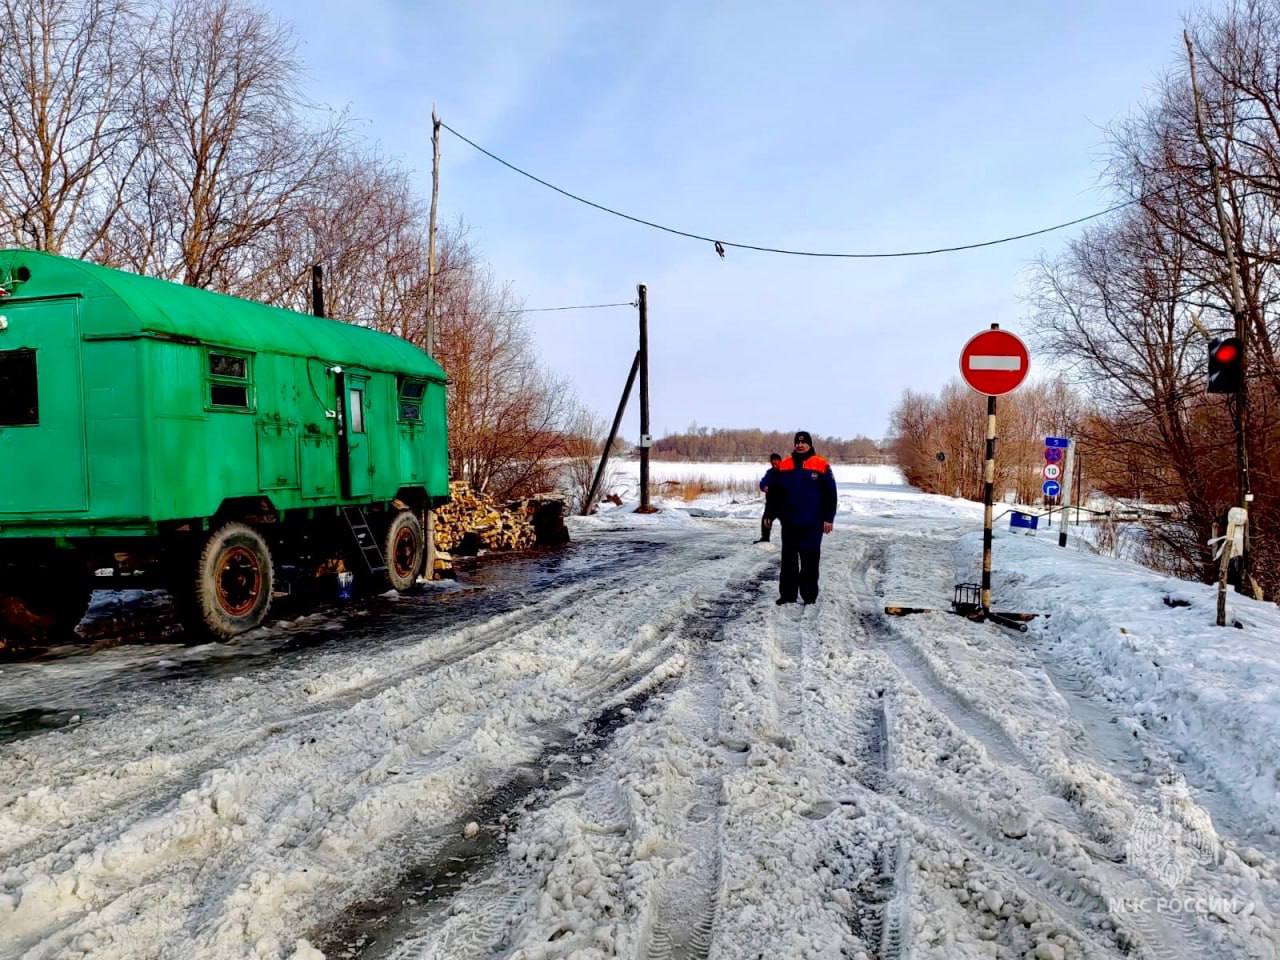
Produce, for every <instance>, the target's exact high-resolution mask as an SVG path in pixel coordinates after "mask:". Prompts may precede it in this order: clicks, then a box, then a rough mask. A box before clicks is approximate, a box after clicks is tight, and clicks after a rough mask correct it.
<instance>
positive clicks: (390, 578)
mask: <svg viewBox="0 0 1280 960" xmlns="http://www.w3.org/2000/svg"><path fill="white" fill-rule="evenodd" d="M426 548H427V540H426V537H425V535H424V534H423V532H422V523H421V522H420V521H419V520H418V517H417V515H416V514H415V513H414V512H413V511H412V510H401V511H400V512H399V513H397V514H395V515H394V516H393V517H392V518H391V522H390V523H389V524H387V535H386V537H385V538H384V539H383V541H382V555H383V556H384V557H385V558H386V564H387V583H388V584H389V585H390V586H391V589H392V590H398V591H399V592H400V593H404V592H405V591H407V590H412V589H413V587H414V586H416V585H417V582H418V572H419V571H420V570H421V569H422V559H423V555H424V554H425V552H426Z"/></svg>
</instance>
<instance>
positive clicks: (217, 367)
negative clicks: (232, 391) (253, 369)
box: [209, 353, 247, 380]
mask: <svg viewBox="0 0 1280 960" xmlns="http://www.w3.org/2000/svg"><path fill="white" fill-rule="evenodd" d="M209 373H210V374H212V375H213V376H215V377H228V378H231V379H235V380H244V379H245V377H246V375H247V374H246V364H245V358H244V357H233V356H230V355H228V354H225V353H211V354H209Z"/></svg>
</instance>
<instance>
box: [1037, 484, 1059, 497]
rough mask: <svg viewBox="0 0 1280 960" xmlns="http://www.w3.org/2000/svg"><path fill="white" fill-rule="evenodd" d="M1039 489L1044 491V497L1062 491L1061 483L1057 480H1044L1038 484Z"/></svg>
mask: <svg viewBox="0 0 1280 960" xmlns="http://www.w3.org/2000/svg"><path fill="white" fill-rule="evenodd" d="M1040 489H1041V491H1043V492H1044V495H1045V496H1046V497H1056V496H1057V495H1058V494H1060V493H1061V492H1062V484H1060V483H1059V482H1058V481H1057V480H1046V481H1045V482H1044V483H1042V484H1040Z"/></svg>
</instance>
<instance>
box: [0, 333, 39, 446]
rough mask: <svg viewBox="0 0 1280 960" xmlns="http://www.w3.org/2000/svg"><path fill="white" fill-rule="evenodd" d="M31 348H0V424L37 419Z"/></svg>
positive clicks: (34, 354) (32, 352)
mask: <svg viewBox="0 0 1280 960" xmlns="http://www.w3.org/2000/svg"><path fill="white" fill-rule="evenodd" d="M37 386H38V385H37V382H36V352H35V351H34V350H3V351H0V427H19V426H29V425H31V424H36V423H39V422H40V397H39V392H38V390H37Z"/></svg>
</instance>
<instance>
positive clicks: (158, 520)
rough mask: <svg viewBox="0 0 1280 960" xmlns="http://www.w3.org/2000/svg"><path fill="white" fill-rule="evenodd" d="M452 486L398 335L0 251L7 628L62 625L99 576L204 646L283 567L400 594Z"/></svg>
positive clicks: (2, 591)
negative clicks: (166, 606)
mask: <svg viewBox="0 0 1280 960" xmlns="http://www.w3.org/2000/svg"><path fill="white" fill-rule="evenodd" d="M448 489H449V488H448V454H447V437H446V426H445V374H444V371H443V370H441V368H440V366H439V365H438V364H437V363H436V362H435V361H434V360H433V359H432V358H431V357H429V356H428V355H427V354H426V353H424V352H423V351H421V350H419V349H418V348H417V347H415V346H413V345H412V344H410V343H408V342H407V341H405V340H402V339H400V338H398V337H394V336H391V335H389V334H384V333H380V332H377V331H375V330H370V329H367V328H364V327H361V326H358V325H356V324H350V323H342V322H338V321H335V320H327V319H321V318H318V317H311V316H307V315H305V314H299V313H294V312H291V311H288V310H281V309H277V308H274V307H269V306H265V305H263V304H259V303H253V302H250V301H246V300H240V299H236V298H234V297H228V296H223V295H221V294H217V293H211V292H208V291H204V290H197V289H193V288H191V287H185V286H182V285H180V284H175V283H168V282H165V281H161V280H155V279H151V278H147V277H140V276H136V275H134V274H130V273H124V272H121V271H118V270H110V269H107V268H105V267H100V266H96V265H93V264H89V263H84V262H81V261H77V260H71V259H67V258H63V257H58V256H53V255H51V254H45V253H35V252H31V251H23V250H0V631H5V632H7V634H8V635H9V636H10V637H15V636H17V637H30V636H32V635H37V634H44V635H49V634H52V633H57V632H59V631H66V630H68V629H69V628H70V627H74V625H75V624H77V623H78V622H79V621H80V619H81V617H82V616H83V614H84V611H85V608H86V607H87V605H88V601H89V595H90V592H91V591H92V589H93V588H94V587H95V586H96V585H99V584H103V583H106V582H107V581H106V580H104V579H103V576H104V575H105V573H106V572H108V571H109V572H111V574H112V575H113V577H115V578H116V582H120V581H121V580H123V581H124V582H127V583H130V584H135V583H136V584H139V585H142V584H158V585H162V586H164V587H165V588H167V589H168V590H170V592H171V593H172V594H173V595H174V599H175V603H176V604H177V606H178V607H179V609H180V610H181V611H182V612H183V613H184V615H185V618H186V623H187V624H188V626H189V627H191V628H193V629H195V630H196V631H198V632H202V633H204V634H207V635H211V636H213V637H215V638H228V637H232V636H234V635H236V634H238V633H242V632H244V631H246V630H249V629H252V628H253V627H255V626H257V625H259V624H260V623H261V622H262V621H263V619H264V618H265V617H266V615H267V611H268V609H269V607H270V605H271V601H272V597H273V595H278V594H279V593H281V592H282V591H283V590H284V588H285V587H286V584H285V583H283V582H282V580H281V577H280V576H279V573H280V571H281V569H282V568H288V569H289V570H294V571H307V572H310V573H315V572H318V571H329V572H333V571H335V570H342V569H344V568H345V569H348V570H351V571H352V572H353V573H356V574H357V575H358V576H361V577H363V578H365V579H366V580H367V581H372V582H373V583H374V584H375V585H378V586H383V587H390V588H394V589H398V590H407V589H409V588H410V587H411V586H412V585H413V584H414V583H415V582H416V579H417V577H418V574H419V572H420V569H421V566H422V563H423V554H424V540H425V538H424V534H423V522H422V518H423V516H424V515H425V511H427V510H429V509H430V508H432V507H434V506H437V505H439V504H440V503H442V502H444V501H446V500H447V499H448ZM95 574H97V576H95Z"/></svg>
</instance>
